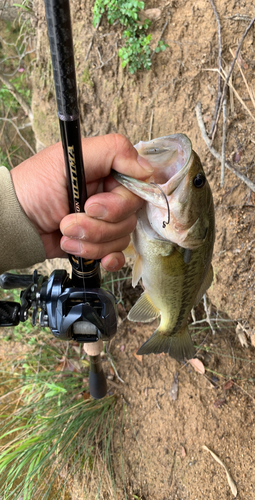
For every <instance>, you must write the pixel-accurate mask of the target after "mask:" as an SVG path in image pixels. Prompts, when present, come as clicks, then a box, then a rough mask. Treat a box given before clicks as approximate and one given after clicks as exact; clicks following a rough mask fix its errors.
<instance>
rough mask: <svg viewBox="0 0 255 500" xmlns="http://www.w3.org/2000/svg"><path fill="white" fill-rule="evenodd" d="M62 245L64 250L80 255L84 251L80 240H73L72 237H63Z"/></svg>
mask: <svg viewBox="0 0 255 500" xmlns="http://www.w3.org/2000/svg"><path fill="white" fill-rule="evenodd" d="M60 246H61V248H62V250H64V252H67V253H71V254H73V255H80V254H81V252H82V245H81V243H80V241H79V240H72V239H71V238H66V239H62V240H61V243H60Z"/></svg>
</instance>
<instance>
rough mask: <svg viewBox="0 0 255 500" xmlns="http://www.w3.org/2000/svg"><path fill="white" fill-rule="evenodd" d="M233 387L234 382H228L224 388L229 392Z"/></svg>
mask: <svg viewBox="0 0 255 500" xmlns="http://www.w3.org/2000/svg"><path fill="white" fill-rule="evenodd" d="M233 385H234V382H233V380H228V381H227V382H226V383H225V385H224V386H223V391H228V390H229V389H231V387H233Z"/></svg>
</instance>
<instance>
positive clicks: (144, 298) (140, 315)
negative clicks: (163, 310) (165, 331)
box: [128, 292, 160, 323]
mask: <svg viewBox="0 0 255 500" xmlns="http://www.w3.org/2000/svg"><path fill="white" fill-rule="evenodd" d="M158 316H160V311H159V309H158V308H157V307H155V306H154V304H153V303H152V301H151V299H150V297H149V295H148V294H147V293H146V292H144V293H143V294H142V295H141V297H140V298H139V299H138V301H137V302H136V303H135V305H134V306H133V307H132V309H131V311H130V312H129V314H128V319H129V320H130V321H140V322H141V323H149V322H150V321H153V320H154V319H156V318H158Z"/></svg>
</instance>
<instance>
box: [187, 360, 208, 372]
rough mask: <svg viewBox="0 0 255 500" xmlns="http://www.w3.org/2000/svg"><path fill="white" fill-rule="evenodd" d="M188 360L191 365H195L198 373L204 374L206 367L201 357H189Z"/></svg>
mask: <svg viewBox="0 0 255 500" xmlns="http://www.w3.org/2000/svg"><path fill="white" fill-rule="evenodd" d="M188 362H189V363H190V364H191V366H193V368H194V370H195V371H196V372H197V373H200V374H201V375H204V373H205V367H204V365H203V363H202V361H200V359H198V358H192V359H189V360H188Z"/></svg>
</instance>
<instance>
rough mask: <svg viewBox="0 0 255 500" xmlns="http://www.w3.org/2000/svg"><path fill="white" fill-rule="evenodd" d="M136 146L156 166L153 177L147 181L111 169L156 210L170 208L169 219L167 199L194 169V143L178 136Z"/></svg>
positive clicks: (161, 138)
mask: <svg viewBox="0 0 255 500" xmlns="http://www.w3.org/2000/svg"><path fill="white" fill-rule="evenodd" d="M134 147H135V148H136V150H137V152H138V154H139V155H140V156H142V157H143V158H146V160H147V161H148V162H149V163H150V164H151V165H152V167H153V168H154V172H153V174H152V175H151V176H150V177H149V178H148V179H147V181H146V182H144V181H140V180H138V179H134V178H133V177H129V176H127V175H124V174H120V173H118V172H116V171H115V170H111V174H112V176H113V177H114V178H115V179H116V180H117V181H118V182H119V183H120V184H122V185H123V186H125V187H126V188H127V189H129V191H132V193H134V194H136V195H137V196H139V197H140V198H142V199H143V200H145V201H147V202H149V203H152V205H154V206H155V207H159V208H164V209H167V211H168V219H169V203H168V200H167V196H169V195H171V194H172V193H173V191H174V190H175V189H176V188H177V187H178V185H179V184H180V182H181V181H182V179H184V177H185V176H186V174H187V172H188V170H189V168H190V162H191V158H192V145H191V142H190V140H189V138H188V137H187V136H186V135H184V134H174V135H168V136H164V137H159V138H158V139H153V140H152V141H148V142H143V141H140V142H139V143H138V144H136V145H135V146H134ZM166 223H167V224H168V223H169V222H166Z"/></svg>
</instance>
